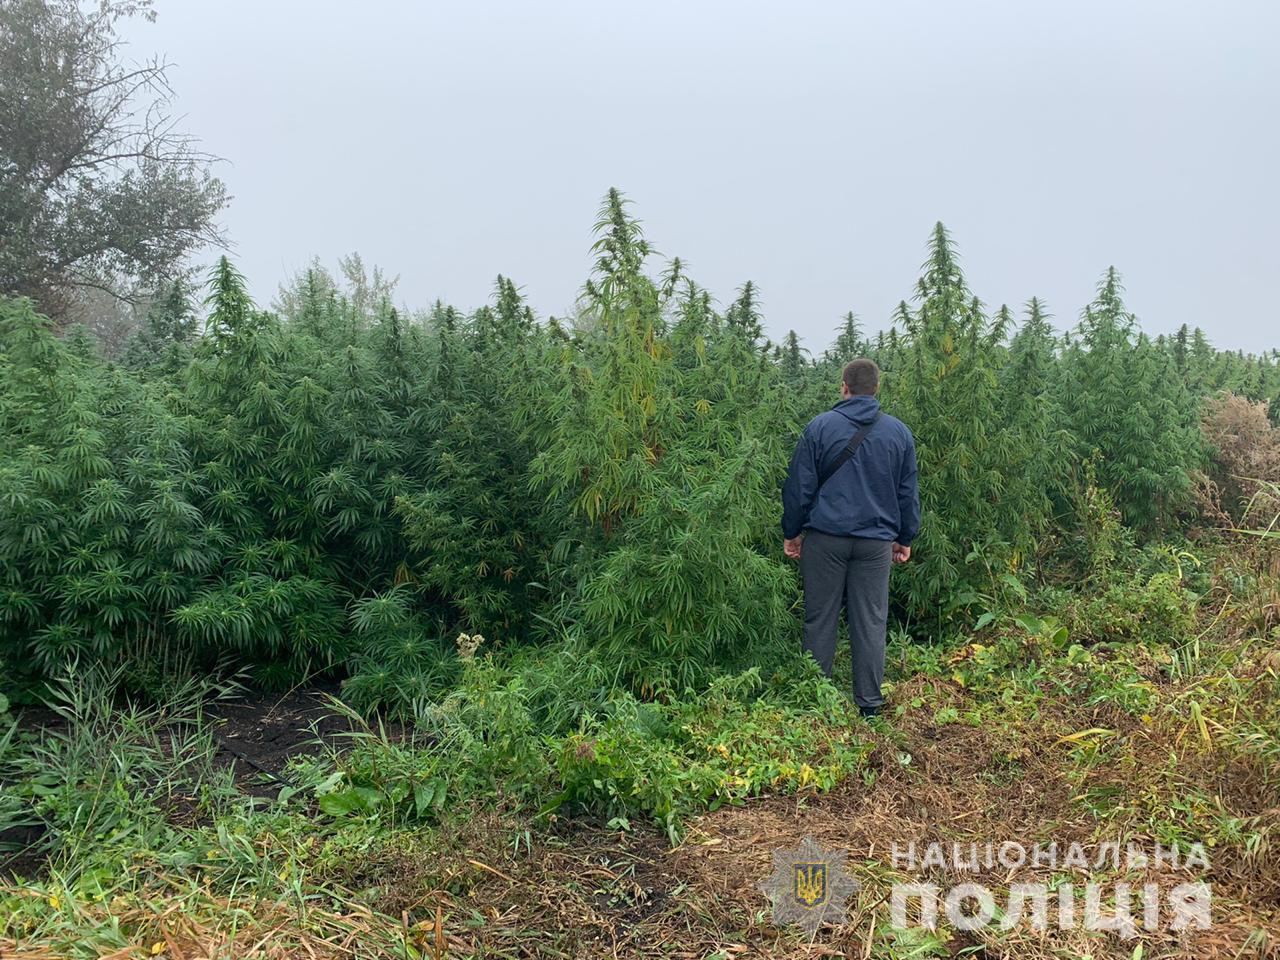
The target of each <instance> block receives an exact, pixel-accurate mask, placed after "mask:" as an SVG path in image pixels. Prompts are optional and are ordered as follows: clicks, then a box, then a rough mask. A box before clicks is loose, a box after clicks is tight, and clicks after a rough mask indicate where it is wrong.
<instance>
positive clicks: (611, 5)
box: [126, 0, 1280, 352]
mask: <svg viewBox="0 0 1280 960" xmlns="http://www.w3.org/2000/svg"><path fill="white" fill-rule="evenodd" d="M156 9H157V11H158V14H159V16H158V19H157V21H156V22H155V23H154V24H149V23H145V22H142V21H135V22H132V23H131V24H129V25H128V26H127V27H126V30H127V36H128V37H129V39H130V40H131V44H132V45H131V47H130V50H129V54H130V55H131V56H133V57H138V58H141V57H143V56H145V55H146V54H149V53H151V52H159V53H163V54H165V55H167V56H168V57H169V58H170V59H171V60H172V61H173V63H174V68H173V70H172V72H171V75H170V78H171V80H172V82H173V84H174V86H175V88H176V90H177V94H178V103H177V106H178V110H179V112H180V113H182V114H185V121H184V126H185V128H186V129H187V130H188V131H189V132H191V133H194V134H196V135H197V136H199V137H200V138H201V139H202V140H203V142H204V146H205V147H206V148H207V149H208V150H210V151H211V152H213V153H216V154H218V155H220V156H222V157H225V158H227V160H228V163H226V164H223V165H221V166H220V174H221V176H222V177H223V179H224V180H225V181H226V182H227V184H228V186H229V188H230V190H231V193H232V194H233V195H234V199H233V201H232V205H231V207H230V208H229V210H228V211H227V212H226V214H225V215H224V222H225V226H226V228H227V231H228V233H229V235H230V237H231V238H232V240H233V241H234V243H235V249H234V255H235V258H236V260H237V261H238V263H239V265H240V267H241V268H242V270H243V271H244V273H245V274H246V275H247V276H248V278H249V281H250V284H251V288H252V292H253V293H254V296H255V298H256V299H257V300H258V301H259V302H262V303H268V302H270V300H271V299H272V297H273V295H274V293H275V291H276V287H277V285H278V283H279V282H280V281H281V280H282V279H283V278H285V277H287V276H289V275H290V274H292V273H294V272H295V271H297V270H298V269H300V268H302V267H303V266H305V264H306V263H307V261H308V260H309V259H310V258H311V257H312V256H318V257H320V258H321V260H322V261H324V262H325V263H327V264H333V263H334V262H335V261H336V259H337V258H338V257H339V256H340V255H342V254H345V253H349V252H352V251H359V252H360V254H361V255H362V256H363V257H364V258H365V260H366V262H369V263H375V264H378V265H380V266H382V267H383V268H384V269H385V270H386V271H388V272H389V273H392V274H399V275H400V278H401V279H400V285H399V288H398V290H399V297H400V299H402V300H403V301H404V302H406V303H407V304H409V305H410V306H414V307H422V306H426V305H427V304H428V303H429V302H430V301H431V300H433V299H435V298H436V297H443V298H445V299H446V300H448V301H450V302H452V303H454V304H456V305H458V306H460V307H465V308H468V309H470V308H473V307H475V306H478V305H480V304H481V303H483V302H484V301H485V300H486V299H487V298H488V297H489V295H490V293H491V290H492V284H493V279H494V276H495V275H496V274H498V273H503V274H505V275H508V276H510V277H512V278H513V279H514V280H515V281H516V282H517V283H519V284H520V285H522V286H523V288H524V290H525V293H526V294H527V296H528V297H529V299H530V301H531V302H532V304H533V306H534V308H535V309H536V310H537V311H538V312H539V314H540V315H542V316H545V315H546V314H547V313H562V312H565V311H567V310H568V308H569V307H570V305H571V304H572V302H573V300H574V297H575V295H576V293H577V291H578V290H579V288H580V287H581V284H582V281H583V280H584V279H585V277H586V275H587V272H588V270H589V266H590V258H589V255H588V246H589V244H590V241H591V236H590V228H591V224H592V221H593V219H594V215H595V212H596V208H597V206H598V204H599V201H600V198H601V197H602V195H603V194H604V192H605V191H606V190H607V189H608V188H609V187H610V186H617V187H619V188H620V189H622V190H623V191H624V192H625V193H626V194H627V196H628V197H630V198H631V199H632V200H633V201H634V202H635V203H634V210H635V212H636V213H637V215H638V216H639V217H640V218H641V219H642V220H643V221H644V226H645V231H646V234H647V236H648V238H649V239H650V241H651V242H652V243H653V244H654V245H655V247H656V248H657V249H658V250H659V251H660V252H661V253H662V254H664V255H666V256H672V255H679V256H680V257H682V258H684V259H685V260H687V261H688V262H689V264H690V266H691V273H692V276H693V277H694V279H696V280H697V281H699V282H700V283H701V284H703V285H704V286H707V287H709V288H710V289H711V290H712V292H713V293H714V295H715V296H716V297H717V298H718V299H720V300H721V301H722V302H723V301H727V300H729V299H731V298H732V296H733V293H734V290H735V289H736V288H737V287H738V286H739V285H740V284H741V283H742V281H744V280H746V279H752V280H754V281H756V283H757V284H758V285H759V287H760V289H761V292H762V296H763V302H764V309H765V314H766V318H767V330H768V332H769V334H770V335H771V336H773V337H774V338H775V339H777V338H779V337H781V336H782V335H783V334H784V333H785V332H786V330H787V329H788V328H792V327H794V328H795V329H796V330H797V331H799V332H800V334H801V336H802V337H803V338H804V339H805V342H806V345H808V346H809V347H810V348H811V349H813V350H814V351H815V352H817V351H818V350H820V349H821V348H822V347H823V346H825V345H826V344H827V343H828V342H829V340H830V339H831V331H832V329H833V328H834V327H835V326H836V325H837V324H838V322H839V319H840V317H841V315H842V314H843V313H844V312H845V311H846V310H850V309H852V310H854V311H855V312H857V313H858V314H859V316H860V317H862V319H863V321H864V323H865V324H866V325H867V327H869V328H870V329H872V330H875V329H879V328H881V327H883V326H886V325H887V323H888V318H889V315H890V312H891V310H892V309H893V307H894V306H895V304H896V303H897V302H898V300H900V299H902V298H904V297H907V296H909V295H910V293H911V289H912V284H913V282H914V280H915V278H916V276H917V274H918V271H919V265H920V262H921V260H922V259H923V258H924V255H925V247H924V245H925V241H926V239H927V237H928V234H929V231H930V228H931V227H932V225H933V223H934V221H936V220H942V221H943V222H944V223H946V225H947V226H948V227H949V228H950V229H951V231H952V233H953V235H954V237H955V239H956V241H957V243H958V245H959V251H960V255H961V258H962V263H963V265H964V268H965V270H966V273H967V276H968V279H969V282H970V285H971V287H972V288H973V290H974V292H975V293H977V294H978V296H980V297H981V298H982V299H983V300H984V301H985V302H986V303H987V304H989V305H990V306H992V307H994V306H997V305H999V304H1000V303H1002V302H1007V303H1009V304H1011V305H1013V304H1019V305H1020V304H1022V303H1023V302H1024V301H1025V300H1026V299H1027V298H1029V297H1030V296H1032V295H1038V296H1040V297H1042V298H1044V299H1045V300H1046V301H1047V302H1048V305H1049V308H1050V310H1051V312H1052V313H1053V314H1054V316H1055V321H1056V323H1057V324H1058V325H1059V326H1060V327H1065V326H1070V325H1072V324H1074V323H1075V322H1076V319H1077V318H1078V314H1079V311H1080V308H1081V307H1082V306H1083V304H1084V303H1085V302H1087V300H1088V299H1089V298H1090V296H1091V294H1092V291H1093V287H1094V284H1095V283H1096V281H1097V279H1098V277H1099V276H1100V275H1101V273H1102V271H1103V270H1104V269H1105V268H1106V266H1107V265H1108V264H1115V265H1116V266H1117V267H1118V268H1119V269H1120V270H1121V272H1122V273H1123V275H1124V279H1125V285H1126V287H1127V291H1128V295H1127V301H1128V304H1129V307H1130V309H1132V310H1133V311H1135V312H1136V313H1137V314H1138V316H1139V319H1140V321H1141V323H1142V325H1143V327H1144V329H1146V330H1148V331H1150V332H1151V333H1153V334H1155V333H1160V332H1169V331H1172V330H1174V329H1176V328H1177V327H1178V325H1179V324H1181V323H1184V322H1185V323H1188V324H1190V325H1192V326H1195V325H1199V326H1202V327H1204V328H1205V330H1206V331H1207V332H1208V333H1209V335H1210V337H1211V339H1212V340H1213V341H1214V342H1215V343H1216V344H1218V345H1219V346H1223V347H1230V348H1237V347H1240V348H1244V349H1247V350H1254V351H1256V350H1260V349H1264V348H1270V347H1273V346H1280V330H1278V328H1280V324H1277V322H1276V321H1277V315H1278V313H1280V310H1278V309H1277V306H1276V303H1277V298H1276V297H1275V295H1274V289H1275V282H1276V279H1277V276H1278V272H1280V271H1278V261H1280V185H1278V183H1277V176H1278V174H1277V171H1280V110H1278V109H1277V108H1278V107H1280V54H1278V52H1277V51H1278V49H1280V3H1277V2H1275V0H1253V2H1245V0H1215V2H1213V3H1207V2H1187V0H1100V2H1099V0H1069V2H1055V3H1044V2H1029V0H990V2H973V0H936V2H910V0H858V2H837V0H831V2H826V3H812V2H796V0H787V2H782V0H775V2H772V3H754V2H747V0H731V2H698V0H683V2H665V0H644V2H640V3H627V4H622V3H617V2H609V0H590V2H588V0H539V2H530V0H522V2H503V3H497V2H480V0H466V2H462V0H459V2H448V3H444V2H434V0H402V2H390V0H385V2H380V0H365V2H362V3H358V4H357V3H352V2H321V0H307V2H283V0H252V2H251V0H216V2H214V0H180V2H179V0H157V7H156Z"/></svg>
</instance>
